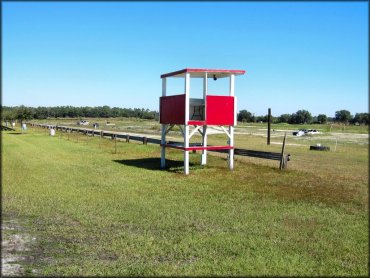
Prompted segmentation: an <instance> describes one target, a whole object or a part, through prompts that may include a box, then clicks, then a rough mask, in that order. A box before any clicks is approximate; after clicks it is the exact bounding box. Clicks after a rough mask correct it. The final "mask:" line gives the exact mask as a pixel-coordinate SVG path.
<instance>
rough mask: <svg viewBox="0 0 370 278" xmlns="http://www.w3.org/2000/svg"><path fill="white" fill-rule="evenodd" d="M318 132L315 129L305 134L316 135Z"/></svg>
mask: <svg viewBox="0 0 370 278" xmlns="http://www.w3.org/2000/svg"><path fill="white" fill-rule="evenodd" d="M318 133H320V132H318V131H317V130H316V129H309V130H307V132H306V134H318Z"/></svg>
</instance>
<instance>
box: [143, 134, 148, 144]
mask: <svg viewBox="0 0 370 278" xmlns="http://www.w3.org/2000/svg"><path fill="white" fill-rule="evenodd" d="M147 142H148V138H146V137H145V136H144V137H143V144H144V145H146V144H147Z"/></svg>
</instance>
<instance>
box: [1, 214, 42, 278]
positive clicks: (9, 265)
mask: <svg viewBox="0 0 370 278" xmlns="http://www.w3.org/2000/svg"><path fill="white" fill-rule="evenodd" d="M1 230H2V241H1V276H23V275H25V270H24V267H23V266H22V264H24V262H25V261H26V260H27V257H26V255H24V254H25V252H26V251H29V250H30V249H29V248H30V246H31V244H32V243H33V242H35V241H36V238H34V237H31V236H30V235H28V234H25V233H21V230H22V229H21V227H20V225H19V224H18V222H17V221H15V220H8V221H4V220H3V222H2V225H1ZM33 272H36V271H33Z"/></svg>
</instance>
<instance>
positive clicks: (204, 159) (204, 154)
mask: <svg viewBox="0 0 370 278" xmlns="http://www.w3.org/2000/svg"><path fill="white" fill-rule="evenodd" d="M207 93H208V74H207V73H205V74H204V77H203V102H204V117H206V111H207V110H206V105H207V104H206V97H207ZM204 120H206V119H205V118H204ZM202 145H203V147H207V125H203V134H202ZM206 164H207V150H202V159H201V165H206Z"/></svg>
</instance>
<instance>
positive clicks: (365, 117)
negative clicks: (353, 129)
mask: <svg viewBox="0 0 370 278" xmlns="http://www.w3.org/2000/svg"><path fill="white" fill-rule="evenodd" d="M369 122H370V114H369V113H356V115H355V117H354V118H353V123H354V124H356V123H358V124H364V125H368V124H369Z"/></svg>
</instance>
